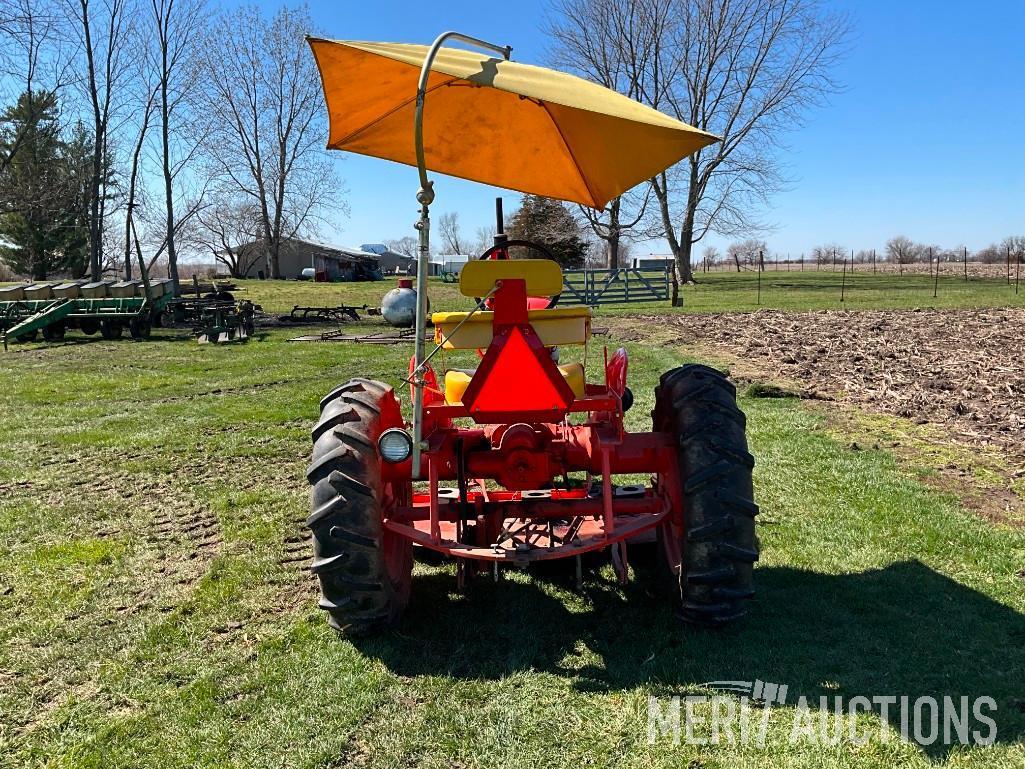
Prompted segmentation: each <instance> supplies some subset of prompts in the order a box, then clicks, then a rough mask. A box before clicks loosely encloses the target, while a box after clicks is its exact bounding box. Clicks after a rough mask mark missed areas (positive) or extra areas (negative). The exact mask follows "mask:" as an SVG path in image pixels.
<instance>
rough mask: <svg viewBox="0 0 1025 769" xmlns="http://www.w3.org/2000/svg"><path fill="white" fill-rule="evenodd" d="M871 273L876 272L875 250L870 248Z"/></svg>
mask: <svg viewBox="0 0 1025 769" xmlns="http://www.w3.org/2000/svg"><path fill="white" fill-rule="evenodd" d="M872 274H873V275H875V274H876V250H875V249H874V248H873V249H872Z"/></svg>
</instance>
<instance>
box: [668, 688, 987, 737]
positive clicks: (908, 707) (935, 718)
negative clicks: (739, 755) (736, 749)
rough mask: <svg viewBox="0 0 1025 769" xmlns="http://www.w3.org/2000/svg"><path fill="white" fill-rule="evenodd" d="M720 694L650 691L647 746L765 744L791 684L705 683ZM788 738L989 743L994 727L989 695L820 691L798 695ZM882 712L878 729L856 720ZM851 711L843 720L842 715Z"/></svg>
mask: <svg viewBox="0 0 1025 769" xmlns="http://www.w3.org/2000/svg"><path fill="white" fill-rule="evenodd" d="M699 685H700V686H702V687H705V688H708V689H711V690H713V691H714V692H716V693H715V694H708V695H704V694H702V695H688V696H686V697H678V696H676V697H668V698H664V697H654V696H651V697H648V744H649V745H653V744H655V742H656V741H657V740H658V739H659V737H664V738H668V739H671V740H672V742H673V744H674V745H679V744H680V742H681V741H682V742H684V743H686V744H690V745H719V744H729V745H734V744H739V745H757V746H759V747H762V746H764V745H765V742H766V737H767V734H768V730H769V720H770V716H771V714H772V710H773V708H774V707H776V706H781V705H786V704H788V703H787V690H788V687H787V685H786V684H774V683H768V682H766V681H759V680H755V681H707V682H705V683H703V684H699ZM792 707H793V719H792V723H791V725H790V731H789V742H790V744H792V745H794V744H797V743H799V742H809V743H816V744H820V745H838V744H840V743H842V742H844V741H845V740H847V741H849V742H851V743H853V744H855V745H864V744H866V743H867V742H868V741H869V740H870V739H871V737H872V734H873V731H875V733H876V734H878V736H879V738H880V739H881V740H883V741H886V740H888V739H890V738H891V737H892V736H893V735H894V734H895V733H896V734H899V735H900V737H901V739H903V740H905V741H907V742H914V743H917V744H918V745H921V746H929V745H934V744H937V743H940V744H943V745H954V744H961V745H992V744H993V743H994V742H996V739H997V725H996V722H995V721H994V720H993V718H992V717H991V716H992V714H994V713H996V709H997V704H996V701H995V700H994V699H993V698H992V697H976V698H974V699H972V698H969V697H959V698H957V699H956V700H955V699H954V698H953V697H943V698H942V699H939V698H936V697H928V696H923V697H915V698H914V699H912V698H911V697H909V696H906V695H874V696H872V697H867V696H860V695H859V696H856V697H851V698H849V699H846V698H844V697H840V696H834V697H828V696H825V697H819V698H818V699H817V701H813V702H809V699H808V697H806V696H804V695H801V696H800V697H798V698H797V699H796V700H795V701H794V702H793V703H792ZM875 712H878V716H879V718H878V722H877V726H876V728H875V729H873V728H870V727H868V726H866V724H865V723H864V719H861V722H860V723H859V718H858V716H859V714H867V713H875ZM845 717H846V718H845Z"/></svg>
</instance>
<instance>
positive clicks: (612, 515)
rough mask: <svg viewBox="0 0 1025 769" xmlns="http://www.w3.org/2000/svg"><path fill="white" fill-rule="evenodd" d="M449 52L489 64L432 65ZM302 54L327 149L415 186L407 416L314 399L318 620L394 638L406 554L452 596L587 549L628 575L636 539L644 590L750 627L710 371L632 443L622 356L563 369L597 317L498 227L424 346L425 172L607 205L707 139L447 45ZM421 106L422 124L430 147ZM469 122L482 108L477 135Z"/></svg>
mask: <svg viewBox="0 0 1025 769" xmlns="http://www.w3.org/2000/svg"><path fill="white" fill-rule="evenodd" d="M447 39H457V40H460V41H462V42H464V43H467V44H470V45H473V46H476V47H478V48H483V49H484V50H486V51H488V54H486V55H483V56H482V55H480V54H476V53H471V52H468V51H464V50H457V49H448V48H442V47H441V45H442V43H443V42H444V41H445V40H447ZM310 44H311V46H312V47H313V50H314V54H315V56H316V57H317V61H318V65H319V66H320V69H321V75H322V77H323V79H324V91H325V96H326V99H327V106H328V112H329V115H330V117H331V138H330V139H329V144H328V146H329V147H332V148H336V149H349V150H350V151H353V152H359V153H362V154H370V155H375V156H380V157H386V158H389V159H393V160H397V161H399V162H404V163H412V162H413V158H414V157H415V160H416V165H417V167H418V169H419V172H420V191H419V193H418V195H417V199H418V202H419V203H420V206H421V208H420V220H419V222H418V223H417V230H418V231H419V235H420V253H419V259H418V262H417V265H418V271H417V312H416V336H415V340H416V342H415V343H416V349H415V352H414V355H413V359H412V361H411V362H410V367H409V375H408V379H407V380H406V381H408V382H409V385H410V387H411V390H412V408H411V411H410V413H409V414H408V417H407V415H404V413H403V410H402V408H401V405H400V402H399V397H398V394H397V393H396V391H395V390H394V389H393V388H392V387H391V386H389V385H388V384H385V383H383V382H378V381H372V380H369V379H360V378H357V379H352V380H350V381H349V382H347V383H345V384H343V385H342V386H340V387H338V388H337V389H335V390H333V391H332V392H331V393H329V394H328V395H327V396H326V397H325V398H324V399H323V400H322V401H321V404H320V408H321V413H320V419H319V421H318V422H317V425H316V427H315V428H314V429H313V461H312V464H311V465H310V468H309V471H308V473H307V475H308V479H309V482H310V484H311V485H312V487H313V488H312V492H311V514H310V516H309V519H308V521H307V523H308V525H309V527H310V528H311V529H312V530H313V537H314V560H313V564H312V567H311V568H312V571H313V572H314V573H315V574H316V575H317V576H318V577H319V579H320V585H321V593H322V595H321V599H320V606H321V608H323V609H324V610H326V611H327V613H328V615H329V617H330V622H331V624H332V625H333V626H334V627H336V628H338V629H339V630H343V631H347V632H365V631H370V630H374V629H376V628H379V627H381V626H386V625H388V624H391V623H394V622H396V621H397V620H398V619H399V617H400V616H401V615H402V611H403V609H404V608H405V606H406V604H407V603H408V601H409V597H410V588H411V577H412V569H413V548H414V546H419V547H422V548H427V549H430V550H434V551H437V552H439V553H443V554H445V555H447V556H450V557H452V558H454V559H455V560H456V564H457V574H458V578H459V580H460V582H463V581H464V580H465V579H466V578H467V577H468V576H469V575H471V574H473V573H475V572H477V571H480V570H483V569H487V568H489V567H490V568H491V569H492V570H493V572H494V573H495V574H496V575H497V573H498V568H499V566H500V565H501V564H513V565H517V566H525V565H528V564H530V563H531V562H533V561H542V560H551V559H556V558H577V559H579V556H582V555H584V554H586V553H595V552H598V551H609V552H610V553H611V556H612V561H613V564H614V566H615V569H616V572H617V574H618V576H619V578H620V580H625V579H626V578H627V575H628V560H627V545H628V543H630V542H638V541H643V540H644V539H654V540H656V541H657V545H656V547H655V552H656V560H657V567H658V572H659V573H660V575H661V576H660V578H661V579H662V580H663V581H664V582H665V583H666V585H667V586H668V587H669V588H670V589H671V591H672V594H673V595H674V596H675V601H676V604H677V609H678V611H679V613H680V615H681V616H682V617H683V619H684V620H686V621H688V622H691V623H695V624H700V625H711V626H715V625H721V624H723V623H726V622H729V621H730V620H733V619H736V618H737V617H740V616H741V615H742V614H744V613H745V610H746V603H747V601H748V599H749V598H750V597H751V594H752V591H751V584H752V568H753V564H754V562H755V561H756V560H757V559H758V542H757V538H756V536H755V522H754V518H755V515H756V514H757V513H758V507H757V506H756V505H755V503H754V502H753V492H752V485H751V469H752V467H753V465H754V460H753V458H752V457H751V454H750V453H748V450H747V441H746V437H745V419H744V415H743V414H742V413H741V411H740V409H739V408H738V407H737V402H736V391H735V389H734V387H733V385H731V384H730V382H729V381H728V380H727V379H726V377H725V376H723V375H722V374H721V373H720V372H718V371H716V370H714V369H711V368H708V367H706V366H698V365H688V366H681V367H679V368H675V369H673V370H671V371H668V372H666V373H665V374H663V375H662V377H661V379H660V381H659V384H658V386H657V387H656V388H655V408H654V411H653V412H652V430H651V432H643V433H634V432H628V431H627V430H626V428H625V425H624V415H625V412H626V411H627V410H628V409H629V408H630V406H631V405H632V402H633V395H632V393H631V391H630V389H629V388H628V387H627V354H626V351H625V350H622V349H620V350H617V351H616V352H614V353H613V354H612V355H611V356H610V355H609V354H608V352H607V351H605V355H604V358H603V363H604V366H603V369H602V371H601V374H600V375H599V376H598V377H597V379H598V381H592V382H589V381H587V377H586V376H585V373H586V372H585V366H584V364H583V363H581V362H566V361H564V360H563V357H564V356H563V355H562V353H564V352H565V351H567V350H568V349H569V348H573V347H583V348H584V351H585V356H584V360H585V361H586V351H587V345H588V343H589V342H590V338H591V312H590V310H589V309H588V308H587V307H561V306H556V305H557V301H558V297H559V294H560V292H561V291H562V287H563V279H562V272H561V269H560V268H559V265H558V264H557V263H556V262H555V261H552V260H551V259H545V258H541V259H522V258H520V259H511V258H509V257H510V255H511V254H510V250H511V249H514V248H515V249H517V253H519V251H520V250H522V249H532V250H533V251H534V252H539V253H541V254H542V255H545V254H547V252H546V250H545V248H544V247H543V246H541V245H536V244H529V243H523V242H519V243H517V242H515V241H507V240H506V239H505V236H504V235H502V234H501V231H502V218H501V215H499V221H498V232H499V233H500V234H499V236H498V237H496V243H495V246H494V247H493V248H491V249H489V250H488V251H487V252H486V253H485V254H484V258H482V259H480V260H477V261H472V262H470V263H468V264H467V265H466V266H465V267H464V268H463V270H462V272H461V274H460V279H459V289H460V292H461V293H462V294H463V295H464V296H465V297H467V298H470V299H473V300H475V301H474V304H473V305H472V306H471V307H470V308H469V309H468V311H467V312H442V313H435V314H434V315H433V316H432V321H433V325H434V341H435V344H436V346H435V348H434V350H433V351H432V352H430V353H429V354H428V353H427V351H426V349H425V343H426V339H425V333H426V327H427V317H428V316H427V287H428V281H427V263H428V255H429V253H430V242H429V233H430V218H429V206H430V204H431V203H432V202H433V200H434V191H433V183H432V182H431V181H430V180H428V178H427V168H428V165H430V166H431V167H432V168H434V169H435V170H441V171H447V172H448V173H450V174H453V175H456V176H462V177H464V178H470V179H476V180H478V181H484V182H489V183H499V182H505V186H509V187H513V188H515V189H520V190H524V191H528V192H534V193H537V194H545V195H549V196H551V197H561V198H563V199H566V200H574V201H576V202H580V203H582V204H585V205H590V206H592V207H595V208H601V207H602V206H604V205H605V203H606V202H607V200H608V199H610V197H611V196H613V195H616V194H620V193H621V192H622V191H623V190H625V189H629V188H630V187H631V186H633V185H634V184H637V183H638V182H641V181H643V180H645V179H648V178H650V177H651V176H652V175H653V174H654V173H657V172H658V171H660V170H662V169H663V168H665V167H667V165H671V164H672V163H675V162H677V161H678V160H679V159H680V158H681V157H684V156H686V155H687V154H690V153H692V152H694V151H697V150H699V149H700V147H703V146H706V145H707V144H710V143H711V142H714V141H716V138H715V137H714V136H711V135H710V134H706V133H704V132H702V131H699V130H697V129H694V128H693V127H691V126H687V125H685V124H683V123H680V122H678V121H675V120H672V119H671V118H668V117H666V116H664V115H662V114H661V113H658V112H656V111H655V110H653V109H651V108H649V107H645V106H643V105H640V104H637V103H635V102H632V101H630V100H629V99H626V97H623V96H621V95H619V94H615V93H612V92H610V91H607V90H606V89H603V88H600V87H599V86H596V85H594V84H591V83H586V82H584V81H581V80H579V79H578V78H573V77H572V76H569V75H565V74H563V73H555V72H552V71H550V70H542V69H540V68H537V67H526V66H524V65H518V64H516V63H513V62H510V61H509V56H510V52H511V49H510V48H508V47H501V46H495V45H492V44H490V43H487V42H485V41H481V40H478V39H476V38H472V37H468V36H465V35H459V34H457V33H451V32H448V33H445V34H443V35H441V36H440V37H439V38H438V39H437V40H436V41H435V43H434V44H433V45H432V46H431V47H430V48H426V47H424V46H408V45H398V44H371V43H354V42H338V41H325V40H311V41H310ZM499 57H501V58H499ZM414 81H416V83H417V85H416V98H415V100H413V99H411V98H410V97H409V93H410V91H411V86H412V83H413V82H414ZM428 92H429V93H431V99H432V100H433V101H432V104H433V105H434V106H433V107H432V110H434V112H432V115H433V116H434V117H433V118H432V119H433V120H434V121H435V122H434V126H435V128H434V133H431V134H430V135H429V136H428V137H427V140H425V132H424V121H423V115H424V105H425V98H426V96H427V94H428ZM481 105H487V107H488V108H489V109H491V110H492V114H490V115H489V119H488V120H482V119H480V112H479V108H480V106H481ZM410 118H412V121H413V129H414V130H413V131H412V133H411V135H410V134H409V133H407V132H406V131H405V129H404V126H406V125H408V123H406V122H405V121H406V120H408V119H410ZM410 139H411V141H410ZM459 141H462V142H463V143H464V144H465V145H466V146H467V147H468V148H467V149H464V148H460V147H458V146H456V145H457V144H458V142H459ZM624 147H632V150H631V151H630V152H624ZM440 350H466V351H472V350H477V351H478V353H479V355H480V360H479V365H477V367H476V368H474V369H451V370H448V371H444V372H442V374H441V376H439V375H438V373H437V372H435V370H434V369H433V367H432V366H431V361H432V359H433V358H434V355H435V353H437V352H438V351H440ZM407 427H409V429H407ZM617 476H619V477H622V476H634V477H635V478H636V476H641V477H642V478H643V479H644V481H645V482H644V483H640V484H637V483H623V482H622V481H621V480H620V478H617ZM631 480H632V479H631ZM579 563H580V561H579V560H577V564H578V566H579Z"/></svg>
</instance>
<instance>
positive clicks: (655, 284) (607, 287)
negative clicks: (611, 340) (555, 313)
mask: <svg viewBox="0 0 1025 769" xmlns="http://www.w3.org/2000/svg"><path fill="white" fill-rule="evenodd" d="M671 270H672V267H671V266H669V265H667V266H666V267H664V268H662V269H657V270H643V269H637V268H634V267H620V268H619V269H615V270H563V272H562V280H563V285H562V298H561V299H560V302H561V303H563V304H585V305H587V306H588V307H596V306H598V305H602V304H633V303H635V302H665V301H668V300H669V291H670V285H671V282H672V272H671Z"/></svg>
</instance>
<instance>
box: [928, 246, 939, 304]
mask: <svg viewBox="0 0 1025 769" xmlns="http://www.w3.org/2000/svg"><path fill="white" fill-rule="evenodd" d="M929 258H930V259H932V249H931V248H930V249H929ZM939 290H940V255H939V254H936V278H935V279H934V280H933V284H932V298H933V299H935V298H936V294H937V292H938V291H939Z"/></svg>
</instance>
